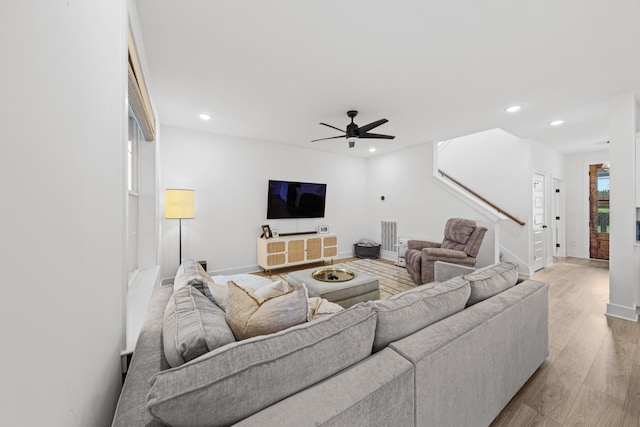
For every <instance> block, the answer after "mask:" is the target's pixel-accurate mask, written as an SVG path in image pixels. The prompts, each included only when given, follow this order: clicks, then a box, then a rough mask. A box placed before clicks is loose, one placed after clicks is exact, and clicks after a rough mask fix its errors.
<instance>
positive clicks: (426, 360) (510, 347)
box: [389, 280, 549, 427]
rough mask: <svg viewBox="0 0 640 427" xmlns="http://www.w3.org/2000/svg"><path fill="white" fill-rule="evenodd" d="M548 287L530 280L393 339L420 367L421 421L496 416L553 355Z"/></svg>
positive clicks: (480, 420) (471, 421)
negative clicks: (550, 355) (404, 335)
mask: <svg viewBox="0 0 640 427" xmlns="http://www.w3.org/2000/svg"><path fill="white" fill-rule="evenodd" d="M548 292H549V285H547V284H546V283H542V282H537V281H533V280H525V281H524V282H522V283H520V284H518V285H517V286H513V287H511V288H509V289H507V290H506V291H504V292H501V293H499V294H498V295H495V296H493V297H491V298H488V299H486V300H484V301H481V302H479V303H477V304H475V305H473V306H471V307H469V308H466V309H464V310H462V311H460V312H459V313H456V314H454V315H452V316H449V317H447V318H445V319H443V320H441V321H439V322H437V323H434V324H432V325H429V326H427V327H426V328H424V329H421V330H420V331H418V332H416V333H414V334H412V335H409V336H408V337H406V338H403V339H401V340H399V341H396V342H394V343H391V344H390V345H389V347H390V348H392V349H393V350H395V351H397V352H398V353H400V354H401V355H403V356H404V357H406V358H407V360H410V361H411V362H413V364H414V366H415V368H414V369H415V375H416V376H415V381H416V426H418V427H420V426H426V425H435V426H441V425H452V426H471V425H489V424H490V423H491V421H492V420H493V419H494V418H495V417H496V416H497V415H498V414H499V413H500V411H501V410H502V408H504V407H505V406H506V405H507V403H508V402H509V400H511V398H512V397H513V396H514V395H515V394H516V393H517V391H518V390H519V389H520V387H522V385H523V384H524V383H525V382H526V381H527V379H528V378H529V377H530V376H531V375H532V374H533V373H534V372H535V370H536V369H538V367H539V366H540V365H541V364H542V363H543V362H544V360H545V358H546V357H547V356H548V355H549V302H548ZM460 408H464V411H461V410H460Z"/></svg>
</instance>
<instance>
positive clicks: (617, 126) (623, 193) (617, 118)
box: [607, 93, 638, 321]
mask: <svg viewBox="0 0 640 427" xmlns="http://www.w3.org/2000/svg"><path fill="white" fill-rule="evenodd" d="M637 116H638V105H637V101H636V99H635V96H634V95H633V94H632V93H621V94H617V95H614V96H612V97H611V98H610V100H609V136H610V141H611V144H610V146H609V155H610V157H611V171H610V172H609V177H610V188H611V195H610V197H611V213H610V219H611V233H610V235H609V240H610V242H609V260H610V261H609V267H610V269H609V303H608V304H607V314H609V315H612V316H618V317H622V318H625V319H630V320H635V321H637V319H638V315H637V314H636V293H637V292H638V289H637V287H638V285H637V284H636V277H637V274H636V272H635V268H636V260H635V259H634V255H633V254H634V250H635V248H634V245H635V227H636V197H635V196H636V191H635V186H634V182H635V171H636V164H635V160H636V152H635V150H636V143H635V139H636V130H637V127H638V126H637V123H636V119H637Z"/></svg>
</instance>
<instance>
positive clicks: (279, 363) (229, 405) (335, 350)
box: [147, 307, 376, 426]
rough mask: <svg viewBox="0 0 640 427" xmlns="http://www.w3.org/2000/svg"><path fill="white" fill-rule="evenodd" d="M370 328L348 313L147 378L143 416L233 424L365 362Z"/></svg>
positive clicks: (361, 315)
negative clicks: (144, 412) (147, 387)
mask: <svg viewBox="0 0 640 427" xmlns="http://www.w3.org/2000/svg"><path fill="white" fill-rule="evenodd" d="M375 325H376V314H375V313H374V312H373V311H372V310H371V308H369V307H352V308H350V309H347V310H343V311H340V312H338V313H336V314H334V315H332V316H326V317H323V318H321V319H318V320H317V321H314V322H307V323H304V324H302V325H298V326H294V327H292V328H289V329H286V330H284V331H281V332H278V333H275V334H271V335H263V336H259V337H254V338H250V339H248V340H244V341H238V342H236V343H233V344H230V345H227V346H225V347H221V348H218V349H216V350H214V351H212V352H209V353H207V354H206V355H204V356H202V357H200V358H198V359H196V360H193V361H191V362H189V363H185V364H184V365H182V366H179V367H177V368H173V369H168V370H166V371H163V372H159V373H157V374H156V375H154V376H153V377H151V380H150V383H151V389H150V391H149V393H148V395H147V409H148V411H149V412H150V414H151V415H152V416H153V417H154V418H156V419H158V420H159V421H161V422H163V423H165V424H169V425H191V426H195V425H209V426H214V425H215V426H223V425H230V424H233V423H235V422H238V421H240V420H242V419H244V418H246V417H248V416H250V415H251V414H254V413H256V412H258V411H260V410H261V409H264V408H266V407H268V406H271V405H273V404H274V403H276V402H278V401H280V400H282V399H284V398H286V397H288V396H290V395H292V394H295V393H297V392H298V391H300V390H303V389H305V388H307V387H309V386H311V385H313V384H316V383H318V382H320V381H322V380H323V379H325V378H328V377H330V376H332V375H334V374H336V373H337V372H340V371H342V370H343V369H345V368H347V367H349V366H351V365H353V364H354V363H357V362H359V361H360V360H362V359H364V358H366V357H368V356H369V355H370V354H371V345H372V343H373V336H374V331H375Z"/></svg>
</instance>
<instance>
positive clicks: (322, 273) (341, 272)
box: [311, 267, 355, 282]
mask: <svg viewBox="0 0 640 427" xmlns="http://www.w3.org/2000/svg"><path fill="white" fill-rule="evenodd" d="M311 277H313V278H314V279H316V280H320V281H321V282H348V281H349V280H351V279H353V278H354V277H355V275H354V274H353V271H349V270H345V269H343V268H335V267H331V268H321V269H320V270H316V271H314V272H313V273H311Z"/></svg>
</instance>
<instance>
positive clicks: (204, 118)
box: [200, 113, 211, 120]
mask: <svg viewBox="0 0 640 427" xmlns="http://www.w3.org/2000/svg"><path fill="white" fill-rule="evenodd" d="M200 118H201V119H202V120H211V114H207V113H202V114H200Z"/></svg>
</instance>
